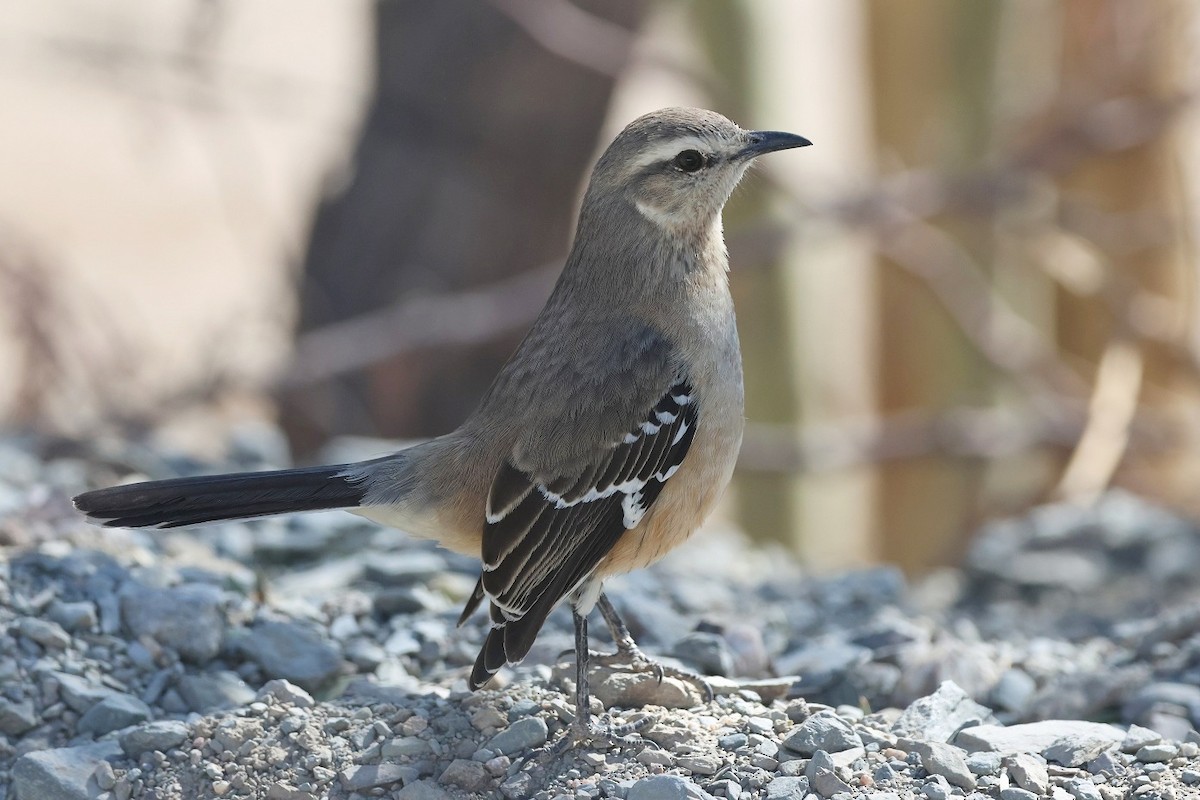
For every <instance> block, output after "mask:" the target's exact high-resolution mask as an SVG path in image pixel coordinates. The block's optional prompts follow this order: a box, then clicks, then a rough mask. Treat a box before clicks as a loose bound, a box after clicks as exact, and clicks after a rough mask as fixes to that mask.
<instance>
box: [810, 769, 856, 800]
mask: <svg viewBox="0 0 1200 800" xmlns="http://www.w3.org/2000/svg"><path fill="white" fill-rule="evenodd" d="M812 788H813V789H814V790H815V791H816V792H817V794H819V795H821V796H822V797H833V796H834V795H835V794H838V793H839V792H849V791H850V784H848V783H846V782H845V781H844V780H842V779H841V778H839V777H838V776H837V773H835V772H834V771H833V770H829V769H819V770H817V771H816V772H815V773H814V774H813V776H812Z"/></svg>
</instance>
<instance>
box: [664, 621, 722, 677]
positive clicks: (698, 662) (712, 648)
mask: <svg viewBox="0 0 1200 800" xmlns="http://www.w3.org/2000/svg"><path fill="white" fill-rule="evenodd" d="M671 654H672V655H673V656H675V657H676V658H678V659H679V660H680V661H683V662H686V663H687V664H690V665H691V666H693V667H695V668H696V669H698V670H699V671H700V673H701V674H702V675H732V674H733V651H732V650H730V649H729V643H728V642H726V641H725V637H724V636H721V635H720V634H716V633H708V632H706V631H694V632H692V633H689V634H688V635H687V636H684V637H683V638H682V639H680V640H679V641H677V642H676V643H675V646H674V647H672V648H671Z"/></svg>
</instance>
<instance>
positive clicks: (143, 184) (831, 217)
mask: <svg viewBox="0 0 1200 800" xmlns="http://www.w3.org/2000/svg"><path fill="white" fill-rule="evenodd" d="M1197 45H1200V13H1198V12H1197V11H1196V8H1195V6H1194V4H1192V3H1190V2H1188V0H1065V1H1064V2H1050V1H1049V0H1013V1H1011V2H1001V1H1000V0H978V1H977V2H972V3H963V2H956V0H888V2H884V1H883V0H876V1H874V2H870V1H867V0H862V1H861V2H852V1H851V0H570V1H568V0H380V1H377V2H369V1H368V0H343V1H342V2H339V3H328V2H321V1H320V0H240V1H239V2H237V3H233V2H228V1H227V0H157V2H154V3H147V2H138V0H105V1H104V2H97V1H96V0H60V2H57V3H43V2H37V1H36V0H10V2H8V3H7V4H6V6H5V11H4V13H3V14H0V98H3V100H4V102H2V103H0V130H2V131H3V132H4V133H3V143H4V146H3V147H0V375H3V376H4V377H3V378H2V379H0V426H2V427H3V428H4V429H7V430H9V431H33V432H36V433H38V434H39V435H48V436H52V437H61V439H62V440H63V441H79V442H85V443H95V442H98V441H103V440H104V439H105V438H109V439H114V438H117V437H119V438H122V439H133V440H135V441H144V442H147V443H153V444H154V445H155V446H157V447H165V448H173V449H178V450H179V451H181V452H190V453H194V454H196V455H197V456H200V457H204V458H213V459H219V458H223V457H224V456H225V455H226V450H227V448H228V446H229V442H230V441H231V437H233V436H235V434H236V432H237V431H239V430H245V429H246V426H253V425H255V424H259V425H261V423H262V422H264V421H265V422H271V423H274V422H278V424H279V425H280V426H281V427H282V429H283V431H284V432H285V433H286V436H287V438H288V440H289V443H290V446H291V450H292V453H293V455H294V457H295V459H296V460H298V461H306V460H312V459H314V458H318V457H320V456H321V455H322V448H323V447H325V446H326V445H327V443H328V442H330V441H331V440H333V439H335V438H336V437H345V436H372V437H388V438H398V439H411V438H419V437H428V436H433V435H437V434H439V433H443V432H446V431H448V430H450V429H451V428H453V427H454V426H455V425H457V424H458V422H460V421H461V420H462V419H463V417H465V416H466V415H467V414H468V413H469V412H470V410H471V409H472V408H473V407H474V405H475V403H476V402H477V400H478V398H479V396H480V395H481V394H482V392H483V391H484V390H485V389H486V387H487V385H488V383H489V382H490V380H491V378H492V377H493V376H494V374H495V372H496V371H497V369H498V368H499V366H500V365H501V364H502V363H503V361H504V359H505V358H506V357H507V355H508V354H509V353H510V352H511V351H512V349H513V348H514V346H515V345H516V343H517V342H518V341H519V339H520V337H521V335H522V334H523V332H524V330H525V329H526V328H527V327H528V325H529V324H530V322H531V321H532V318H533V316H534V315H535V314H536V312H537V310H538V308H539V307H540V305H541V303H542V301H543V300H544V299H545V297H546V296H547V295H548V293H549V291H550V287H551V285H552V283H553V280H554V277H555V275H556V272H557V269H558V268H559V266H560V265H561V263H562V260H563V258H564V256H565V255H566V252H567V249H568V247H569V244H570V237H571V234H572V225H573V220H574V215H575V210H576V208H577V203H578V199H579V196H580V193H581V190H582V187H583V185H584V184H585V182H586V179H587V174H588V171H589V169H590V166H591V164H592V162H593V160H594V159H595V157H596V156H597V154H598V150H599V148H601V147H603V146H604V145H605V144H606V143H607V142H608V141H609V140H610V138H611V137H612V136H613V135H614V134H615V133H616V132H617V131H618V130H619V129H620V128H621V127H623V125H624V124H625V123H627V122H628V121H629V120H631V119H632V118H634V117H635V116H638V115H639V114H642V113H644V112H646V111H649V110H652V109H655V108H658V107H661V106H665V105H703V106H707V107H710V108H713V109H716V110H718V111H720V112H722V113H724V114H726V115H727V116H730V117H731V118H733V119H734V120H735V121H737V122H739V123H740V124H741V125H743V126H744V127H748V128H749V127H753V128H774V129H783V130H790V131H794V132H796V133H800V134H803V135H805V136H807V137H809V138H810V139H812V140H813V141H814V142H815V144H816V146H815V147H812V148H809V149H806V150H804V151H801V152H798V153H794V154H788V155H786V156H782V157H774V158H771V159H764V163H763V164H762V165H761V166H760V167H759V168H758V169H757V170H756V171H755V173H754V174H752V175H751V176H750V177H749V178H748V179H747V181H746V182H745V184H744V185H743V188H742V189H741V190H740V191H739V192H738V194H737V195H736V196H735V198H734V200H733V202H732V203H731V205H730V207H729V208H728V210H727V212H726V232H727V236H728V239H729V244H730V252H731V260H732V262H733V265H734V270H733V274H732V282H733V288H734V293H735V299H736V302H737V305H738V311H739V318H740V325H741V332H742V337H743V348H744V352H745V362H746V379H747V416H748V418H749V427H748V430H747V435H746V443H745V447H744V451H743V454H742V458H741V461H740V463H739V470H738V473H737V476H736V479H735V485H734V488H733V491H732V492H731V493H730V496H729V498H728V502H727V503H726V507H725V509H724V513H725V514H726V516H727V517H728V518H729V519H730V520H731V521H732V522H733V523H734V524H736V525H738V526H739V527H741V528H743V529H745V530H746V531H747V532H749V533H750V534H751V535H752V536H754V537H755V538H757V539H759V540H764V541H777V542H783V543H785V544H787V545H788V546H789V547H791V548H793V549H794V550H795V551H796V552H797V553H799V554H800V555H801V557H802V558H803V559H804V560H805V561H806V562H808V563H809V564H811V565H813V566H815V567H818V568H821V567H830V566H843V565H850V564H859V563H871V562H891V563H897V564H900V565H902V566H903V567H904V568H905V569H907V570H909V571H913V572H919V571H922V570H926V569H929V568H931V567H935V566H937V565H939V564H946V563H953V562H956V561H957V560H958V559H959V558H960V556H961V554H962V553H963V551H964V549H965V548H966V546H967V544H968V537H969V535H970V531H972V530H973V529H975V528H976V527H977V526H978V525H979V524H980V523H981V522H982V521H984V520H987V519H989V518H992V517H995V516H999V515H1006V514H1012V513H1017V512H1020V511H1021V510H1023V509H1025V508H1026V507H1028V506H1030V505H1033V504H1035V503H1038V502H1043V501H1047V500H1052V499H1053V500H1067V501H1072V502H1078V503H1081V504H1087V503H1090V502H1092V501H1094V500H1095V499H1096V498H1097V497H1098V496H1099V495H1100V493H1102V492H1104V491H1105V490H1106V489H1108V488H1110V487H1113V486H1120V487H1123V488H1125V489H1127V490H1130V491H1132V492H1135V493H1137V494H1140V495H1142V496H1145V497H1149V498H1152V499H1155V500H1157V501H1160V502H1164V503H1166V504H1169V505H1171V506H1173V507H1176V508H1178V509H1182V510H1184V511H1185V512H1187V513H1189V514H1192V515H1193V516H1195V515H1200V381H1198V380H1197V378H1198V360H1197V354H1198V351H1197V348H1198V347H1200V340H1198V336H1197V333H1198V329H1197V328H1198V315H1197V307H1196V306H1197V296H1196V294H1197V293H1196V271H1197V262H1196V257H1195V250H1194V245H1195V239H1196V235H1197V232H1198V228H1197V224H1198V220H1197V216H1196V209H1197V207H1198V206H1197V203H1198V202H1200V152H1198V148H1197V144H1198V142H1200V140H1198V139H1197V132H1198V130H1197V118H1196V113H1195V108H1196V101H1197V97H1196V92H1197V89H1198V88H1200V69H1198V64H1197V60H1196V55H1195V53H1196V52H1197V50H1198V49H1200V48H1198V47H1197ZM376 449H377V450H379V451H383V450H386V447H381V446H379V445H376ZM326 453H327V451H326ZM155 477H162V476H157V475H156V476H155Z"/></svg>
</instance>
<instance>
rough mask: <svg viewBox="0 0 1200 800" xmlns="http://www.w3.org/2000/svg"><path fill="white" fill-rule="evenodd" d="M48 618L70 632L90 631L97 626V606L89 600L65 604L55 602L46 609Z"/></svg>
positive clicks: (59, 601) (58, 601)
mask: <svg viewBox="0 0 1200 800" xmlns="http://www.w3.org/2000/svg"><path fill="white" fill-rule="evenodd" d="M46 614H47V616H49V617H50V619H52V620H54V621H55V622H57V623H58V624H59V625H61V626H62V627H63V628H64V629H66V630H68V631H75V632H79V631H88V630H91V629H92V628H94V627H95V626H96V623H97V622H98V617H97V616H96V604H95V603H92V602H90V601H88V600H80V601H78V602H75V603H64V602H63V601H61V600H55V601H54V602H53V603H51V604H50V608H48V609H46Z"/></svg>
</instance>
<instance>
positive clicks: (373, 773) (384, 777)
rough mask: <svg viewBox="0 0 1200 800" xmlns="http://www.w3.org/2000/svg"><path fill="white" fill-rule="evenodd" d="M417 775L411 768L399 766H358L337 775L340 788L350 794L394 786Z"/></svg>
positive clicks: (348, 768) (347, 768)
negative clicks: (340, 783)
mask: <svg viewBox="0 0 1200 800" xmlns="http://www.w3.org/2000/svg"><path fill="white" fill-rule="evenodd" d="M416 775H417V773H416V770H415V769H413V768H412V767H406V766H402V765H400V764H359V765H356V766H352V767H346V768H345V769H344V770H342V771H341V773H339V775H338V777H339V778H341V782H342V787H343V788H344V789H346V790H347V791H350V792H365V791H367V790H368V789H374V788H376V787H383V786H394V785H395V784H397V783H401V782H402V781H405V780H412V779H413V778H415V777H416Z"/></svg>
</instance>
